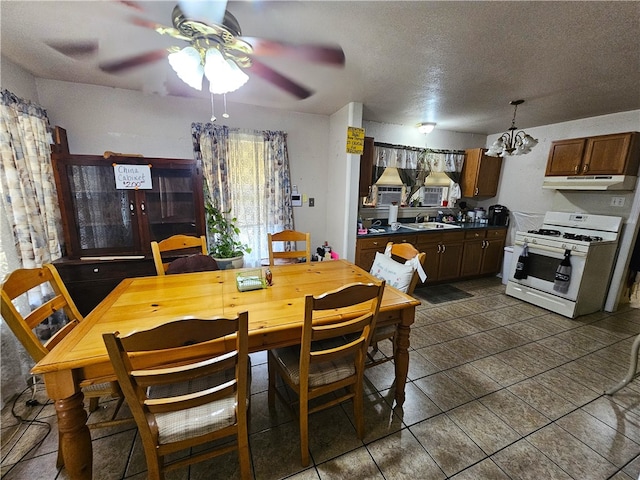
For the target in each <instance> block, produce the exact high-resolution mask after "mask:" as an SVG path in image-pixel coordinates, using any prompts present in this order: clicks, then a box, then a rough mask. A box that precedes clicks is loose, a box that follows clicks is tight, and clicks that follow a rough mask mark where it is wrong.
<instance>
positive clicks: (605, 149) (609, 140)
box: [582, 133, 638, 175]
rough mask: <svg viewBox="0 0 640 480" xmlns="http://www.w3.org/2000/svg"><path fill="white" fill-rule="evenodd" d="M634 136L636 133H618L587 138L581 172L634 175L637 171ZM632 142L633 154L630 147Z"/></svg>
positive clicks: (636, 150) (636, 149) (636, 151)
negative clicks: (633, 145)
mask: <svg viewBox="0 0 640 480" xmlns="http://www.w3.org/2000/svg"><path fill="white" fill-rule="evenodd" d="M635 137H637V135H636V136H634V135H633V134H630V133H620V134H616V135H601V136H598V137H590V138H587V147H586V151H585V154H584V162H583V167H582V173H584V174H586V175H589V174H591V175H598V174H612V175H624V174H627V175H636V174H637V172H638V148H637V144H638V141H637V138H635ZM634 139H635V140H636V141H635V142H634ZM634 143H635V156H634V153H633V149H632V148H631V146H632V144H634Z"/></svg>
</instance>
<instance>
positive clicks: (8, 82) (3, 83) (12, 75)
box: [0, 56, 40, 103]
mask: <svg viewBox="0 0 640 480" xmlns="http://www.w3.org/2000/svg"><path fill="white" fill-rule="evenodd" d="M0 87H2V88H6V89H7V90H9V91H10V92H11V93H13V94H15V95H17V96H18V97H20V98H23V99H25V100H30V101H32V102H34V103H40V102H39V101H38V90H37V88H36V79H35V78H34V77H33V75H31V74H30V73H27V71H25V70H23V69H22V68H20V67H19V66H18V65H16V64H15V63H13V62H11V61H10V60H7V59H6V58H4V57H3V56H0Z"/></svg>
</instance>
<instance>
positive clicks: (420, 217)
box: [415, 213, 425, 223]
mask: <svg viewBox="0 0 640 480" xmlns="http://www.w3.org/2000/svg"><path fill="white" fill-rule="evenodd" d="M424 218H425V216H424V213H419V214H417V215H416V221H415V223H420V219H422V220H424Z"/></svg>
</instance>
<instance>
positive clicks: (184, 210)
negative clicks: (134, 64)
mask: <svg viewBox="0 0 640 480" xmlns="http://www.w3.org/2000/svg"><path fill="white" fill-rule="evenodd" d="M54 138H55V144H54V145H52V154H51V159H52V163H53V170H54V176H55V181H56V187H57V192H58V201H59V204H60V214H61V217H62V227H63V231H64V240H65V248H64V250H65V252H66V253H65V256H64V257H63V258H61V259H59V260H57V261H55V262H54V264H55V266H56V268H57V269H58V271H59V273H60V276H61V278H62V280H63V281H64V282H65V285H66V286H67V289H68V290H69V293H70V294H71V297H72V298H73V300H74V302H75V303H76V305H77V306H78V309H79V310H80V313H82V314H83V315H86V314H88V313H89V312H90V311H91V310H92V309H93V308H94V307H95V306H96V305H97V304H98V303H100V301H102V299H103V298H104V297H106V296H107V294H108V293H109V292H111V290H113V288H115V286H116V285H118V283H120V282H121V281H122V280H123V279H125V278H128V277H138V276H147V275H155V267H154V264H153V259H152V256H151V241H153V240H156V241H159V240H163V239H165V238H167V237H170V236H172V235H175V234H186V235H195V236H200V235H205V232H206V227H205V217H204V201H203V193H202V173H201V168H200V166H199V165H198V163H197V162H196V161H195V160H193V159H174V158H148V157H141V156H138V155H126V154H115V155H107V154H105V155H73V154H70V153H69V148H68V143H67V137H66V132H65V131H64V129H61V128H59V127H57V128H56V130H55V132H54ZM109 153H110V152H109ZM106 156H108V157H109V158H105V157H106ZM147 167H149V168H148V173H149V174H148V175H147V177H146V179H147V180H150V185H145V184H144V182H143V184H142V185H141V186H145V187H146V186H150V187H151V188H140V187H139V188H135V183H134V188H128V187H129V186H130V184H127V182H130V181H133V182H138V181H139V179H140V178H142V177H136V175H140V174H139V173H132V172H136V171H137V170H138V169H140V171H142V170H144V169H146V168H147ZM123 170H124V171H125V172H126V175H129V176H128V177H127V176H126V175H125V178H120V180H121V181H120V182H118V183H117V184H116V176H117V175H118V174H119V172H121V171H123ZM145 171H146V170H145ZM132 175H133V176H132ZM143 176H144V175H143Z"/></svg>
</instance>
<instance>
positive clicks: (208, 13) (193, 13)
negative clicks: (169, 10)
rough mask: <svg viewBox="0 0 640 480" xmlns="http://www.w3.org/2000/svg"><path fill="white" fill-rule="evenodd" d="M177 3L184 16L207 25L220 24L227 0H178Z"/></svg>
mask: <svg viewBox="0 0 640 480" xmlns="http://www.w3.org/2000/svg"><path fill="white" fill-rule="evenodd" d="M178 5H179V6H180V10H182V13H183V14H184V16H185V17H186V18H188V19H189V20H194V21H197V22H202V23H206V24H208V25H221V24H222V22H223V21H224V13H225V11H226V9H227V0H209V1H206V2H203V1H202V0H179V1H178Z"/></svg>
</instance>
